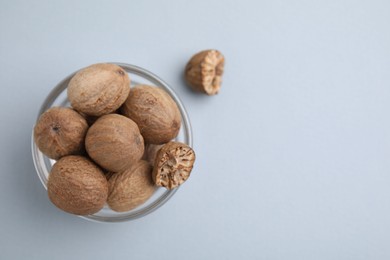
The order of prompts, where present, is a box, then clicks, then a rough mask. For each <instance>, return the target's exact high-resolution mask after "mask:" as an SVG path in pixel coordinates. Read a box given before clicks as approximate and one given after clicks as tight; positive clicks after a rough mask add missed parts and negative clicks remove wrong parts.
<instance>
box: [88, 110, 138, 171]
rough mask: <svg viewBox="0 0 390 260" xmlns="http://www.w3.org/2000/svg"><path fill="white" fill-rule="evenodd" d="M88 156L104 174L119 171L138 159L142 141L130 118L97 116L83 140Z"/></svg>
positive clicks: (136, 127)
mask: <svg viewBox="0 0 390 260" xmlns="http://www.w3.org/2000/svg"><path fill="white" fill-rule="evenodd" d="M85 147H86V150H87V152H88V155H89V156H90V157H91V158H92V160H94V161H95V162H96V163H97V164H98V165H100V166H101V167H103V168H104V169H106V170H108V171H113V172H119V171H122V170H124V169H126V168H128V167H130V166H131V165H132V164H134V163H135V162H137V161H138V160H140V159H141V157H142V155H143V153H144V139H143V138H142V135H141V133H140V131H139V129H138V126H137V124H136V123H134V121H132V120H131V119H129V118H127V117H124V116H122V115H118V114H109V115H104V116H102V117H100V118H99V119H98V120H97V121H96V122H95V123H94V124H93V125H92V126H91V127H90V128H89V130H88V132H87V136H86V138H85Z"/></svg>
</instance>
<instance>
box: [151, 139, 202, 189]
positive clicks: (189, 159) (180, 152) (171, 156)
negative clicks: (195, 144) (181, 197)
mask: <svg viewBox="0 0 390 260" xmlns="http://www.w3.org/2000/svg"><path fill="white" fill-rule="evenodd" d="M194 162H195V152H194V150H192V148H191V147H189V146H188V145H186V144H183V143H179V142H169V143H167V144H165V145H164V146H163V147H162V148H161V149H160V150H159V151H158V152H157V156H156V160H155V164H154V167H153V174H152V176H153V181H154V182H155V184H156V185H157V186H162V187H165V188H167V189H173V188H176V187H178V186H179V185H181V184H182V183H183V182H185V181H186V180H187V179H188V178H189V177H190V173H191V170H192V167H193V165H194Z"/></svg>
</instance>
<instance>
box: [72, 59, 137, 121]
mask: <svg viewBox="0 0 390 260" xmlns="http://www.w3.org/2000/svg"><path fill="white" fill-rule="evenodd" d="M67 91H68V99H69V101H70V104H71V105H72V107H73V108H74V109H75V110H77V111H79V112H82V113H84V114H86V115H90V116H101V115H105V114H109V113H111V112H113V111H115V110H117V109H118V108H119V107H120V106H121V105H122V104H123V102H124V101H125V100H126V98H127V96H128V94H129V91H130V78H129V75H128V74H127V73H126V71H125V70H123V69H122V68H121V67H119V66H118V65H115V64H110V63H98V64H94V65H91V66H89V67H86V68H84V69H82V70H80V71H79V72H77V73H76V75H75V76H73V78H72V79H71V80H70V82H69V85H68V90H67Z"/></svg>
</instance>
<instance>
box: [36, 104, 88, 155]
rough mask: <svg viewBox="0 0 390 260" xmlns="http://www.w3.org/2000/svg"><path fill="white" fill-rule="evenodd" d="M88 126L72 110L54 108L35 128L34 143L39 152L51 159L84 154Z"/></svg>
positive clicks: (45, 113) (82, 118)
mask: <svg viewBox="0 0 390 260" xmlns="http://www.w3.org/2000/svg"><path fill="white" fill-rule="evenodd" d="M87 130H88V124H87V121H86V120H85V118H84V117H82V116H81V115H80V114H79V113H77V112H76V111H74V110H73V109H71V108H67V107H52V108H50V109H48V110H47V111H46V112H44V113H43V114H42V115H41V116H40V117H39V119H38V122H37V124H36V125H35V127H34V141H35V144H36V145H37V146H38V148H39V150H40V151H41V152H42V153H44V154H45V155H46V156H48V157H49V158H51V159H55V160H57V159H59V158H61V157H63V156H66V155H71V154H82V153H83V151H84V139H85V135H86V134H87Z"/></svg>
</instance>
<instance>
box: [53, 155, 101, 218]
mask: <svg viewBox="0 0 390 260" xmlns="http://www.w3.org/2000/svg"><path fill="white" fill-rule="evenodd" d="M47 192H48V195H49V199H50V200H51V202H52V203H53V204H54V205H56V206H57V207H58V208H60V209H62V210H63V211H66V212H68V213H72V214H76V215H90V214H94V213H96V212H98V211H99V210H100V209H102V208H103V206H104V204H105V202H106V200H107V196H108V183H107V180H106V178H105V177H104V174H103V172H102V171H101V170H100V169H99V167H97V166H96V165H95V164H94V163H93V162H91V161H90V160H88V159H87V158H85V157H82V156H75V155H69V156H65V157H62V158H61V159H60V160H59V161H57V162H56V163H55V164H54V165H53V168H52V169H51V172H50V175H49V180H48V183H47Z"/></svg>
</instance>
